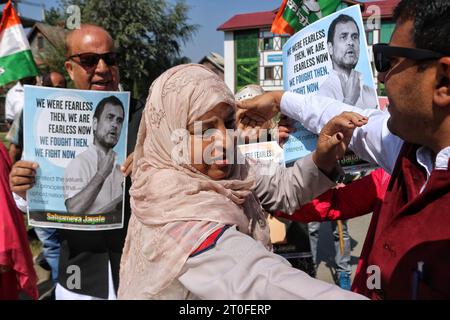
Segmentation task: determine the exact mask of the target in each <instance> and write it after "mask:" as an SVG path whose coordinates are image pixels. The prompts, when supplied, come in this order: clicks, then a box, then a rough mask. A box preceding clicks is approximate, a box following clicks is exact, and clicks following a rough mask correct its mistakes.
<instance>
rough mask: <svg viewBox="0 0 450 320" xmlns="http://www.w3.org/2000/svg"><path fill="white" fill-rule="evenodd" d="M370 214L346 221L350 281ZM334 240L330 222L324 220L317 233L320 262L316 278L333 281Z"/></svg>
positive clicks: (318, 258) (353, 274)
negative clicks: (350, 267)
mask: <svg viewBox="0 0 450 320" xmlns="http://www.w3.org/2000/svg"><path fill="white" fill-rule="evenodd" d="M371 218H372V215H371V214H368V215H365V216H362V217H358V218H355V219H351V220H349V221H348V229H349V234H350V238H351V245H352V256H351V261H350V263H351V264H352V281H353V278H354V277H355V271H356V267H357V265H358V259H359V256H360V254H361V250H362V246H363V244H364V239H365V238H366V234H367V230H368V228H369V223H370V219H371ZM334 254H335V253H334V242H333V235H332V230H331V223H330V222H324V223H322V225H321V227H320V233H319V252H318V255H317V260H318V262H320V264H319V268H318V270H317V278H318V279H320V280H324V281H327V282H330V283H334V280H333V275H334V273H335V266H336V264H335V262H334Z"/></svg>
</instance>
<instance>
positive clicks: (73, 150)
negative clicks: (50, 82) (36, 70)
mask: <svg viewBox="0 0 450 320" xmlns="http://www.w3.org/2000/svg"><path fill="white" fill-rule="evenodd" d="M24 91H25V107H24V159H26V160H28V161H34V162H37V163H38V165H39V167H38V169H37V170H36V180H35V185H34V186H33V188H31V189H30V190H28V191H27V201H28V222H29V224H30V225H32V226H39V227H52V228H60V229H73V230H99V229H102V230H107V229H117V228H122V227H123V212H124V195H125V190H124V186H125V178H124V176H123V175H122V173H121V171H120V164H122V163H123V162H124V161H125V159H126V155H127V150H126V141H127V131H128V114H129V112H128V110H129V100H130V97H129V93H128V92H105V91H90V90H72V89H59V88H46V87H38V86H28V85H26V86H25V87H24Z"/></svg>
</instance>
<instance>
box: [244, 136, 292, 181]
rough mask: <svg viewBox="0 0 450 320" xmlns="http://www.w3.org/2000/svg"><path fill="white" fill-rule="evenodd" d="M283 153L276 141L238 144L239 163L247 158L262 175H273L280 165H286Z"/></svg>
mask: <svg viewBox="0 0 450 320" xmlns="http://www.w3.org/2000/svg"><path fill="white" fill-rule="evenodd" d="M283 155H284V154H283V149H282V148H281V147H280V145H279V144H278V142H276V141H265V142H258V143H250V144H241V145H238V163H244V162H245V160H247V161H248V163H249V164H250V165H251V166H252V167H253V168H255V170H256V171H257V172H258V174H260V175H273V174H275V171H276V170H277V168H278V167H279V166H283V167H284V156H283ZM243 159H245V160H243Z"/></svg>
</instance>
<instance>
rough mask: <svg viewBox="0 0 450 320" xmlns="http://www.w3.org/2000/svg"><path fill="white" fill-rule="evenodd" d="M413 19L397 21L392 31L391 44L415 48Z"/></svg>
mask: <svg viewBox="0 0 450 320" xmlns="http://www.w3.org/2000/svg"><path fill="white" fill-rule="evenodd" d="M413 34H414V21H413V20H411V19H410V20H406V21H401V22H397V24H396V26H395V29H394V32H393V33H392V37H391V41H390V42H389V44H390V45H391V46H397V47H407V48H415V47H416V46H415V44H414V39H413Z"/></svg>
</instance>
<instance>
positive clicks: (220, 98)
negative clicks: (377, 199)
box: [118, 65, 361, 299]
mask: <svg viewBox="0 0 450 320" xmlns="http://www.w3.org/2000/svg"><path fill="white" fill-rule="evenodd" d="M234 106H235V102H234V97H233V95H232V93H231V92H230V90H229V89H228V88H227V87H226V85H225V84H224V82H223V81H222V80H220V79H219V78H218V77H217V75H215V74H214V73H213V72H211V71H210V70H208V69H206V68H205V67H203V66H200V65H181V66H177V67H174V68H172V69H170V70H168V71H166V72H165V73H164V74H162V75H161V76H160V77H159V78H158V79H157V80H156V81H155V82H154V83H153V84H152V86H151V88H150V92H149V96H148V98H147V103H146V107H145V110H144V112H143V115H142V120H141V124H140V128H139V133H138V139H137V143H136V147H135V151H134V160H133V174H132V181H133V185H132V187H131V189H130V195H131V208H132V216H131V218H130V222H129V227H128V234H127V239H126V242H125V247H124V250H123V255H122V261H121V271H120V286H119V292H118V297H119V298H120V299H192V298H201V299H300V298H319V299H320V298H330V299H331V298H341V299H347V298H348V299H355V298H356V299H359V298H361V296H359V295H356V294H353V293H350V292H348V291H344V290H341V289H340V288H338V287H337V286H333V285H331V284H328V283H324V282H321V281H319V280H316V279H313V278H310V277H309V276H308V275H307V274H306V273H304V272H301V271H299V270H297V269H294V268H292V267H291V266H290V265H289V263H288V262H287V261H286V260H285V259H283V258H282V257H280V256H278V255H275V254H273V253H271V252H270V237H269V230H268V226H267V223H266V217H265V214H264V211H263V209H262V208H261V205H260V203H259V201H258V199H257V197H256V196H255V188H258V185H256V186H255V176H254V174H253V172H252V171H251V170H249V169H248V167H247V166H246V165H244V164H232V163H229V162H228V160H229V156H230V155H231V156H234V154H235V149H234V145H233V144H232V139H231V138H230V137H229V136H227V135H226V130H227V129H230V130H233V129H234V127H235V125H234V119H235V110H234ZM200 121H201V122H200ZM211 132H214V134H212V137H210V139H208V138H205V136H208V135H209V134H210V133H211ZM208 155H209V156H210V157H208ZM307 161H311V162H310V163H309V162H307ZM304 165H305V166H306V168H307V170H306V171H308V172H307V173H305V177H304V178H305V179H307V177H306V176H308V175H310V174H311V175H312V176H313V178H311V179H310V180H307V181H311V186H309V185H308V186H307V187H305V189H306V188H313V189H316V190H315V193H312V194H311V195H310V196H309V197H307V198H309V199H302V202H304V203H306V202H308V201H310V200H311V199H312V197H314V196H316V195H318V194H320V193H322V192H323V191H325V190H326V189H328V188H329V187H330V183H329V182H325V181H329V180H328V178H326V177H325V176H323V175H322V174H321V173H320V172H319V171H320V170H319V169H318V168H317V167H316V166H315V165H314V164H313V162H312V160H306V162H304ZM309 169H310V170H309ZM312 171H313V173H311V172H312ZM284 174H285V175H284V176H283V177H284V178H286V179H287V180H288V181H286V182H287V183H290V182H291V181H290V180H289V177H288V176H287V175H286V174H288V173H286V172H284ZM296 174H297V173H296ZM296 178H297V179H296V180H298V181H302V178H303V177H296ZM268 179H270V182H268V183H272V184H273V185H275V188H273V189H276V190H274V191H273V196H274V197H280V198H281V195H280V194H278V193H279V192H282V191H283V190H284V189H283V188H282V187H280V188H277V185H276V183H274V182H276V181H278V182H280V179H279V180H273V178H268ZM308 179H309V178H308ZM313 180H314V182H313ZM260 181H261V180H260ZM305 181H306V180H305ZM301 183H303V182H301ZM301 183H300V184H301ZM258 184H260V183H258ZM320 184H322V186H319V185H320ZM265 187H266V188H267V186H265ZM278 189H279V190H280V191H279V190H278ZM297 191H298V189H296V190H295V192H292V194H295V193H298V192H297ZM307 192H309V191H307ZM269 198H271V196H269ZM292 201H294V200H293V199H292ZM280 202H282V201H280ZM285 202H288V201H285Z"/></svg>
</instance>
